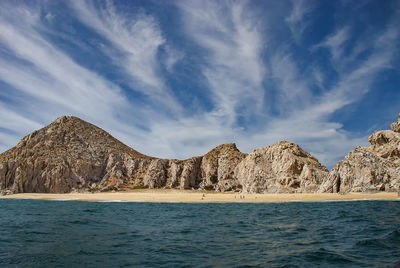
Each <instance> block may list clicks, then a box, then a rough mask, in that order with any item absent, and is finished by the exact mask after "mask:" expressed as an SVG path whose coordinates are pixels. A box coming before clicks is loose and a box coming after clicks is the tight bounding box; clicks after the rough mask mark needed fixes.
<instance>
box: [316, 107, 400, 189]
mask: <svg viewBox="0 0 400 268" xmlns="http://www.w3.org/2000/svg"><path fill="white" fill-rule="evenodd" d="M391 128H392V130H381V131H376V132H375V133H373V134H372V135H371V136H369V138H368V141H369V142H370V143H371V145H370V146H368V147H357V148H355V149H354V150H353V151H351V152H350V153H349V154H348V155H347V156H346V157H345V159H344V160H343V161H340V162H338V163H336V165H335V166H334V168H333V169H332V171H331V172H330V173H329V176H328V177H327V179H326V180H325V181H324V182H323V183H322V185H321V188H320V190H319V191H320V192H330V193H337V192H371V191H397V190H398V189H400V114H399V119H398V121H397V122H394V123H392V124H391Z"/></svg>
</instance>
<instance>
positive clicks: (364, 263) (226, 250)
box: [0, 199, 400, 267]
mask: <svg viewBox="0 0 400 268" xmlns="http://www.w3.org/2000/svg"><path fill="white" fill-rule="evenodd" d="M399 262H400V202H396V201H392V202H387V201H360V202H357V201H354V202H314V203H311V202H310V203H309V202H295V203H268V204H256V203H250V204H249V203H239V204H238V203H235V204H178V203H177V204H174V203H90V202H78V201H69V202H62V201H39V200H4V199H2V200H0V266H1V267H393V266H394V265H395V264H396V263H399Z"/></svg>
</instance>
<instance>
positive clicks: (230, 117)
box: [0, 1, 399, 166]
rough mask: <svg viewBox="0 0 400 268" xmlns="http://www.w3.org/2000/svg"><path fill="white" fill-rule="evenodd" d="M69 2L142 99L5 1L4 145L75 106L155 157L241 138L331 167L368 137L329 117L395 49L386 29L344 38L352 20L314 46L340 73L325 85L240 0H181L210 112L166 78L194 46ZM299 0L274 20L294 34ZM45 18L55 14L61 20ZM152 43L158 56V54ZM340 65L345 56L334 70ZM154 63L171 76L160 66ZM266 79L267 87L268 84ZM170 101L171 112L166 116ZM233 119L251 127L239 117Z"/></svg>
mask: <svg viewBox="0 0 400 268" xmlns="http://www.w3.org/2000/svg"><path fill="white" fill-rule="evenodd" d="M71 3H72V5H73V6H74V10H75V11H76V14H78V16H79V19H80V20H81V21H82V22H84V23H85V24H86V25H88V26H90V27H91V28H92V29H94V30H95V31H96V32H97V33H98V34H99V35H100V36H102V37H104V39H105V40H106V41H104V51H113V52H114V53H111V52H110V53H109V57H110V59H111V60H113V63H114V64H118V65H119V66H120V69H121V70H122V71H123V72H124V74H125V77H126V78H127V79H130V80H129V81H130V82H131V87H132V89H133V90H136V91H140V92H141V93H144V94H146V95H147V96H148V97H149V99H146V100H145V101H143V100H138V99H135V98H129V99H128V98H127V97H126V96H125V95H124V94H125V93H124V91H122V90H121V88H120V87H119V86H118V85H116V82H114V81H109V80H107V79H106V78H105V77H102V76H100V75H99V74H96V73H95V72H94V71H91V70H88V69H86V68H84V67H83V66H81V65H79V64H78V63H76V62H75V61H74V60H72V59H71V57H69V56H68V55H67V54H66V53H65V52H63V50H62V49H60V48H59V47H57V46H56V45H55V44H54V43H53V42H52V41H51V39H48V38H46V37H45V35H44V34H43V32H42V31H41V30H48V29H46V27H47V26H46V24H43V23H42V21H41V18H40V16H39V14H40V12H38V10H34V9H27V8H25V9H24V8H16V9H11V8H9V9H7V10H8V12H7V13H6V12H4V11H3V12H2V13H1V16H0V29H1V32H0V47H1V51H0V53H5V54H7V57H2V58H0V80H1V81H3V82H5V83H6V84H7V85H8V86H10V87H9V88H10V89H8V87H7V88H6V90H9V92H7V94H3V93H2V94H1V95H7V97H8V98H9V99H11V100H12V101H13V102H15V103H16V105H15V106H12V105H7V104H4V103H0V104H4V105H2V107H1V108H0V122H1V126H0V127H2V128H5V129H7V130H8V131H1V130H0V140H1V143H0V150H4V149H5V148H6V144H8V145H10V146H11V145H15V141H14V138H13V137H15V136H13V135H12V134H10V131H11V130H13V131H15V132H16V133H17V134H16V136H19V138H22V136H24V135H26V134H28V133H29V132H31V131H33V130H34V129H37V128H39V127H41V126H42V125H45V124H48V123H49V122H51V121H52V120H54V119H55V118H56V117H57V116H60V115H63V114H73V115H77V116H80V117H82V118H83V119H85V120H88V121H90V122H92V123H94V124H96V125H99V126H100V127H102V128H103V129H105V130H107V131H110V132H111V133H112V134H113V135H114V136H115V137H117V138H119V139H121V140H122V141H123V142H125V143H127V144H129V145H131V146H132V147H133V148H135V149H137V150H139V151H141V152H143V153H146V154H149V155H154V156H158V157H168V158H187V157H190V156H193V155H201V154H204V153H206V152H207V151H208V150H210V149H211V148H212V147H213V146H216V145H218V144H220V143H226V142H237V143H238V147H239V149H241V150H242V151H245V152H250V151H251V150H253V149H254V148H257V147H262V146H266V145H270V144H272V143H275V142H277V141H279V140H282V139H286V140H289V141H293V142H296V143H299V144H300V145H301V147H303V149H306V150H308V151H311V153H313V154H314V155H315V156H317V157H318V158H319V159H320V160H321V161H322V162H323V163H324V164H327V165H329V166H331V165H333V164H334V162H335V161H336V160H339V159H340V158H342V157H343V156H344V155H345V154H346V153H347V152H348V151H350V150H351V149H353V148H354V147H355V146H356V145H363V144H365V143H366V137H365V134H364V133H361V134H356V133H352V132H346V131H344V130H343V125H342V124H340V123H338V122H339V120H335V119H334V118H332V115H333V114H334V113H335V112H337V111H340V109H342V108H343V107H344V106H345V105H350V104H353V103H356V102H357V101H359V100H360V99H361V98H362V97H363V96H364V95H365V93H366V92H368V90H369V88H371V87H372V85H373V82H374V80H375V78H376V77H377V75H379V73H380V72H381V71H382V70H385V69H386V68H391V67H392V63H391V60H392V59H393V56H394V53H395V52H396V51H398V48H396V47H395V46H396V44H397V43H398V34H399V32H398V30H397V29H396V27H395V26H394V25H392V26H391V27H389V28H388V29H387V30H386V31H383V33H381V34H380V35H378V36H374V38H371V40H370V41H371V42H370V43H366V42H365V40H363V39H362V38H360V39H358V40H353V39H351V37H352V32H351V28H349V27H345V28H342V29H339V30H338V31H337V32H335V33H332V34H329V35H328V37H327V38H325V39H324V41H323V42H322V43H320V44H317V45H316V46H315V48H322V47H323V48H327V49H328V50H329V51H330V53H331V55H332V56H331V59H332V65H333V67H334V69H335V71H336V72H337V73H336V75H337V81H336V83H334V82H333V85H332V83H324V82H325V79H327V77H328V76H329V73H327V72H325V70H326V69H325V68H324V66H320V65H318V63H315V62H310V63H309V64H308V66H307V69H308V70H310V71H307V70H303V69H301V68H302V66H304V63H302V62H299V60H298V58H297V57H296V54H294V52H293V51H291V50H290V47H288V46H287V44H282V45H281V46H277V47H279V48H276V47H274V46H271V47H269V46H266V45H267V44H268V40H269V39H272V38H274V34H275V33H274V28H273V27H265V28H260V27H261V24H262V23H264V22H265V21H263V17H259V16H258V15H256V14H255V13H254V12H252V11H253V10H252V9H251V7H250V6H249V5H248V3H247V2H243V1H230V2H222V1H180V2H178V3H177V6H178V7H179V10H180V11H181V14H182V15H183V17H182V21H183V27H184V30H185V31H184V32H185V33H186V34H187V35H188V37H189V38H190V39H191V40H192V41H194V43H195V44H197V45H198V47H199V48H200V49H199V50H198V51H196V53H197V54H196V57H199V58H200V57H203V58H202V60H203V61H202V62H193V64H197V66H196V67H198V68H200V69H201V72H202V75H203V76H204V77H205V78H206V82H207V83H206V85H207V86H208V88H206V89H204V93H203V94H206V93H205V92H211V96H206V98H207V97H209V98H210V99H211V100H212V102H213V103H212V104H213V106H212V107H211V108H210V107H209V109H208V110H207V111H204V109H203V110H202V109H198V110H200V111H196V112H197V113H194V109H193V108H192V107H190V106H189V105H186V106H185V104H183V103H178V101H177V99H175V97H174V93H173V92H172V91H171V90H170V89H169V88H168V87H167V86H166V85H165V82H164V77H163V75H174V65H175V64H176V63H177V62H178V61H179V60H181V59H182V58H183V57H185V61H188V62H189V61H190V56H191V55H190V54H189V53H191V52H192V51H183V52H181V51H178V50H177V49H176V48H175V47H173V46H172V45H171V44H168V42H167V41H166V40H167V39H166V37H165V36H164V35H163V33H162V29H161V27H160V25H158V23H157V20H156V19H155V17H153V16H150V15H144V13H140V12H138V13H136V14H135V16H134V17H133V19H129V18H128V17H126V16H125V15H123V14H122V13H121V11H117V10H116V9H115V7H114V6H113V5H112V3H111V2H108V4H107V6H106V7H102V6H99V5H97V4H98V3H99V2H96V5H95V4H94V2H89V1H85V2H81V1H74V2H71ZM307 4H309V2H307V3H306V2H302V1H300V2H297V1H296V2H293V5H294V9H293V10H292V13H291V15H289V17H287V18H283V16H282V17H281V19H282V22H283V23H285V22H286V23H288V25H289V26H290V25H291V26H292V27H294V28H293V29H294V30H292V31H296V32H300V33H302V32H303V31H304V29H305V28H304V27H308V24H307V23H309V20H308V19H307V16H308V15H309V14H310V13H311V12H312V11H313V9H312V7H310V6H307ZM3 10H6V9H3ZM47 14H50V13H47ZM263 15H264V16H268V12H267V13H266V14H263ZM17 18H18V19H17ZM52 20H53V22H56V21H57V16H54V17H53V18H52ZM261 22H262V23H261ZM49 27H50V26H49ZM296 27H300V28H298V29H300V30H299V31H298V30H296V29H295V28H296ZM302 29H303V30H302ZM49 32H50V33H51V31H47V32H46V33H49ZM349 40H351V42H349ZM160 48H163V50H164V52H165V53H166V54H165V58H160V57H159V55H158V53H159V50H160ZM360 53H363V54H364V57H362V58H361V59H360V58H359V57H358V55H359V54H360ZM5 54H2V55H5ZM121 55H122V56H121ZM346 61H347V62H346ZM341 62H346V63H349V64H342V65H343V66H342V65H340V68H339V67H338V66H339V64H340V63H341ZM189 63H191V62H189ZM162 65H164V67H165V69H166V70H167V71H168V72H169V73H167V74H161V72H160V66H162ZM121 70H117V71H118V72H121ZM271 80H272V81H274V83H273V85H268V86H265V85H264V82H265V81H271ZM314 84H317V85H319V87H321V89H323V90H321V92H319V94H318V95H315V94H314V93H313V92H312V89H311V86H312V85H314ZM189 86H190V85H189ZM178 90H179V89H178ZM271 92H274V93H276V94H277V96H278V97H277V98H276V99H273V100H272V99H271V100H270V99H266V98H265V95H264V94H265V93H271ZM272 105H274V106H275V107H279V109H280V115H279V116H277V115H273V114H270V113H268V111H269V108H270V107H271V106H272ZM183 107H184V108H183ZM169 109H176V110H175V111H173V112H172V113H173V116H170V113H169V111H168V110H169ZM182 109H184V111H185V112H182ZM201 111H203V112H201ZM239 119H243V120H245V121H246V120H247V121H248V122H251V124H249V125H251V126H250V127H248V128H246V127H247V126H246V125H241V124H239V123H238V121H239ZM253 120H254V121H253Z"/></svg>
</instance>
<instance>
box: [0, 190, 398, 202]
mask: <svg viewBox="0 0 400 268" xmlns="http://www.w3.org/2000/svg"><path fill="white" fill-rule="evenodd" d="M0 198H3V199H40V200H60V201H61V200H62V201H73V200H75V201H78V200H79V201H94V202H95V201H109V202H179V203H208V202H212V203H218V202H263V203H264V202H296V201H298V202H299V201H345V200H400V198H399V197H398V194H397V193H394V192H379V193H348V194H330V193H310V194H308V193H304V194H240V193H217V192H210V191H196V190H172V189H140V190H132V191H120V192H102V193H68V194H45V193H22V194H13V195H5V196H0Z"/></svg>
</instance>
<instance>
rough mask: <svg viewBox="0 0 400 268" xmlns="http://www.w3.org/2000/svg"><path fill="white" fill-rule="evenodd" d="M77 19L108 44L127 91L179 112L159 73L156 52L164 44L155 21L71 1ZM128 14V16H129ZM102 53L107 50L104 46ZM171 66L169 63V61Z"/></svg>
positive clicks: (111, 6)
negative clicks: (128, 82)
mask: <svg viewBox="0 0 400 268" xmlns="http://www.w3.org/2000/svg"><path fill="white" fill-rule="evenodd" d="M70 3H71V4H72V6H73V7H74V9H75V10H76V12H77V15H78V17H79V19H80V20H81V21H82V22H84V23H85V24H87V25H88V26H90V27H92V28H93V29H94V30H95V31H97V32H98V33H100V34H101V35H102V36H104V37H105V38H106V39H107V40H108V41H110V42H111V43H112V44H113V45H114V46H115V47H116V48H117V49H118V52H119V53H120V55H121V56H117V55H111V58H112V59H113V60H114V62H115V63H116V64H117V65H118V66H120V67H121V68H122V69H123V70H125V72H126V73H127V74H128V75H129V79H130V80H131V88H132V89H134V90H137V91H141V92H142V93H144V94H146V95H147V96H149V97H151V98H152V99H153V100H154V101H157V102H158V103H163V104H164V105H166V106H168V107H170V109H172V110H173V109H176V110H177V111H179V110H180V106H179V103H177V102H176V100H175V99H174V97H173V94H172V92H171V91H170V90H169V89H168V88H167V87H166V86H165V84H164V81H163V78H162V75H161V74H160V68H159V65H160V62H159V60H158V52H159V49H160V47H161V46H163V45H164V44H165V43H166V41H165V38H164V37H163V35H162V33H161V30H160V27H159V25H158V23H157V22H156V20H155V19H154V18H153V17H152V16H149V15H145V14H143V13H140V12H138V14H135V15H134V18H133V19H132V18H125V17H124V16H123V15H122V14H120V13H118V12H117V10H116V8H115V7H114V5H113V3H112V2H111V1H107V2H106V6H105V7H102V4H101V2H93V1H90V0H87V1H72V2H70ZM131 15H132V14H131ZM105 50H106V51H107V50H108V47H107V46H106V48H105ZM170 65H171V66H172V62H170Z"/></svg>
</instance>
